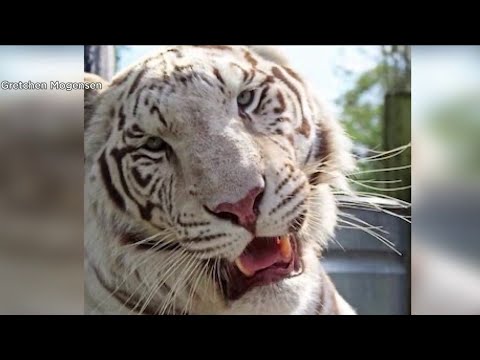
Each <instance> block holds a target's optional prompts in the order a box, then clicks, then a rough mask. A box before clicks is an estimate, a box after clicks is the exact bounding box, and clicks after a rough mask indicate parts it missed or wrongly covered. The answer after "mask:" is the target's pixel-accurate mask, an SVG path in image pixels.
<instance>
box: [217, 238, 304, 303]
mask: <svg viewBox="0 0 480 360" xmlns="http://www.w3.org/2000/svg"><path fill="white" fill-rule="evenodd" d="M298 250H299V249H298V241H297V239H296V237H295V236H294V235H293V234H289V235H283V236H276V237H264V238H254V239H253V240H252V242H251V243H250V244H249V245H248V246H247V248H246V249H245V250H244V252H243V253H242V254H241V255H240V256H239V257H238V258H237V259H235V261H234V263H233V264H232V266H231V271H230V275H231V276H230V277H229V281H228V282H227V284H226V285H227V287H226V290H227V293H226V294H227V297H228V298H229V300H236V299H238V298H239V297H241V296H242V295H243V294H244V293H245V292H247V291H248V290H250V289H251V288H253V287H255V286H262V285H269V284H273V283H275V282H278V281H281V280H284V279H286V278H288V277H291V276H292V273H293V272H295V271H298V270H299V269H300V261H299V253H298V252H299V251H298Z"/></svg>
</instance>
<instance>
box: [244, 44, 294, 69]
mask: <svg viewBox="0 0 480 360" xmlns="http://www.w3.org/2000/svg"><path fill="white" fill-rule="evenodd" d="M248 48H249V49H250V50H251V51H253V52H254V53H255V54H257V55H258V56H260V57H262V58H264V59H265V60H268V61H272V62H274V63H277V64H278V65H281V66H289V62H288V60H287V58H286V56H285V54H284V53H283V52H282V51H281V50H280V49H279V48H278V47H275V46H260V45H251V46H249V47H248Z"/></svg>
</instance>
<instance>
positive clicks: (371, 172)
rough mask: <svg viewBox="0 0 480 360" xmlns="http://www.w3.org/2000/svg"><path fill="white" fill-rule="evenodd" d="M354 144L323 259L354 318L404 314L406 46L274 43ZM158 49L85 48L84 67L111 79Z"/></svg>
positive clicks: (408, 75)
mask: <svg viewBox="0 0 480 360" xmlns="http://www.w3.org/2000/svg"><path fill="white" fill-rule="evenodd" d="M279 48H280V50H282V51H283V52H284V53H285V55H286V56H287V58H288V59H289V60H290V62H291V65H292V67H293V68H294V69H295V70H296V71H297V72H299V73H300V74H302V75H303V76H304V78H305V79H307V80H308V82H309V83H310V84H311V85H312V86H313V88H314V90H315V91H316V92H317V93H318V94H319V95H320V97H321V98H323V100H324V102H325V103H326V104H327V105H328V106H329V107H330V109H329V110H330V111H331V112H333V114H334V115H335V116H336V117H337V118H338V119H339V120H340V121H341V122H342V124H343V125H344V127H345V128H346V130H347V132H348V135H349V136H350V137H351V138H352V139H353V141H354V144H355V148H354V152H355V156H356V158H357V160H358V169H357V171H356V172H355V173H354V174H352V175H351V176H350V183H351V186H352V187H353V188H354V189H355V191H356V194H357V195H356V196H354V197H353V196H351V194H342V193H338V194H337V195H338V198H339V204H340V208H341V211H342V213H341V220H340V224H339V226H338V230H337V236H336V238H335V240H332V242H331V245H330V247H329V249H328V251H327V252H326V253H325V258H324V259H323V260H322V263H323V264H324V266H325V268H326V269H327V271H328V272H329V274H330V275H331V276H332V278H333V280H334V282H335V284H336V286H337V287H338V289H339V291H340V293H341V294H342V295H343V296H344V297H345V298H346V299H347V300H348V301H349V302H350V304H352V305H353V306H354V307H355V308H356V309H357V311H358V313H360V314H408V313H409V312H410V273H409V269H410V205H409V203H410V163H411V159H410V138H411V136H410V107H411V100H410V98H411V96H410V95H411V94H410V87H411V86H410V79H411V67H410V63H411V61H410V56H411V53H410V47H408V46H279ZM156 50H157V47H156V46H115V47H114V46H86V47H85V59H86V61H85V70H86V71H90V72H94V73H96V74H99V75H101V76H103V77H104V78H106V79H108V80H110V79H111V77H112V76H113V74H114V73H116V72H117V71H119V70H121V69H123V68H125V67H126V66H128V65H130V64H132V63H133V62H135V61H137V60H139V58H141V57H143V56H145V55H148V54H150V53H153V52H155V51H156Z"/></svg>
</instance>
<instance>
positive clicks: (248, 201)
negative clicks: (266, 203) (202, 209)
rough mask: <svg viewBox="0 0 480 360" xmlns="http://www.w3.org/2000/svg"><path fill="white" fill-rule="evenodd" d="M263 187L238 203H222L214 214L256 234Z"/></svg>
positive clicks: (248, 194) (251, 191)
mask: <svg viewBox="0 0 480 360" xmlns="http://www.w3.org/2000/svg"><path fill="white" fill-rule="evenodd" d="M263 190H264V188H263V187H255V188H253V189H252V190H250V191H249V192H248V193H247V195H246V196H245V197H244V198H243V199H241V200H239V201H237V202H236V203H222V204H220V205H218V206H217V207H216V208H215V209H214V210H213V213H214V215H216V216H217V217H219V218H222V219H229V220H231V221H232V222H233V223H234V224H237V225H240V226H243V227H244V228H245V229H247V230H248V231H250V232H251V233H252V234H254V233H255V224H256V222H257V216H258V213H259V211H258V206H259V204H260V201H261V199H262V196H263Z"/></svg>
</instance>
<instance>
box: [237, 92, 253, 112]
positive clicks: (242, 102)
mask: <svg viewBox="0 0 480 360" xmlns="http://www.w3.org/2000/svg"><path fill="white" fill-rule="evenodd" d="M254 96H255V92H254V91H253V90H245V91H242V92H241V93H240V95H238V97H237V104H238V106H240V107H241V108H245V107H247V106H248V105H250V104H251V103H252V101H253V98H254Z"/></svg>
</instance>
